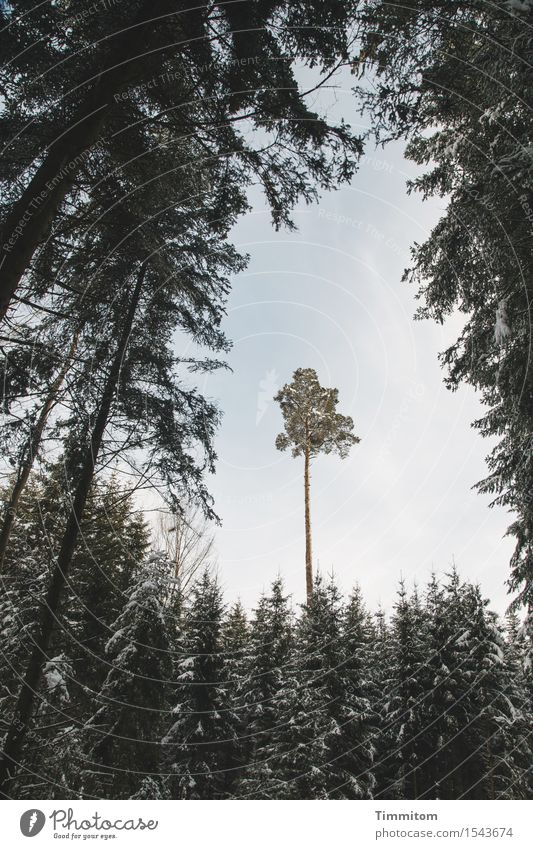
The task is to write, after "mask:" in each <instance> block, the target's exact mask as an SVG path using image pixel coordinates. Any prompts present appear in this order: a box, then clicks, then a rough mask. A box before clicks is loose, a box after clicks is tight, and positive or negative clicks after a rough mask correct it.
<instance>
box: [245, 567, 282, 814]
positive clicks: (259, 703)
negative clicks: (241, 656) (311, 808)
mask: <svg viewBox="0 0 533 849" xmlns="http://www.w3.org/2000/svg"><path fill="white" fill-rule="evenodd" d="M293 651H294V622H293V612H292V609H291V607H290V603H289V596H286V595H285V593H284V587H283V581H282V579H281V578H277V579H276V580H275V581H274V583H273V584H272V587H271V590H270V593H269V594H268V595H262V596H261V598H260V599H259V602H258V605H257V607H256V609H255V611H254V615H253V618H252V622H251V627H250V645H249V653H248V664H247V669H246V672H245V680H244V685H243V688H242V710H243V714H244V717H245V721H246V734H247V736H246V740H245V742H246V766H245V770H244V773H243V776H242V778H241V780H240V782H239V787H238V796H240V797H244V798H252V799H260V798H269V789H272V787H273V785H274V782H275V779H276V775H275V773H274V769H273V767H274V768H275V752H276V743H277V735H278V733H279V730H280V728H279V726H280V724H281V723H282V722H283V717H284V711H285V709H286V699H287V685H288V682H289V680H290V678H289V669H291V670H292V653H293ZM271 762H272V764H273V765H271Z"/></svg>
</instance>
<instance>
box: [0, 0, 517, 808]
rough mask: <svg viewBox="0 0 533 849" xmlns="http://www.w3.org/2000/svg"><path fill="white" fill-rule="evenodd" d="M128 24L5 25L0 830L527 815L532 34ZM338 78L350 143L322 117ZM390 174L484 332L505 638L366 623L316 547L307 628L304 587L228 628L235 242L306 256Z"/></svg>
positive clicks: (468, 630) (461, 309)
mask: <svg viewBox="0 0 533 849" xmlns="http://www.w3.org/2000/svg"><path fill="white" fill-rule="evenodd" d="M125 9H126V6H125V4H123V3H121V2H118V0H117V2H115V3H111V2H108V0H102V4H101V8H100V7H99V6H98V4H94V5H92V6H90V7H89V6H87V4H86V3H85V2H80V0H57V2H53V3H52V2H45V3H41V4H39V5H36V6H34V4H33V3H30V2H26V0H9V2H6V0H2V1H1V2H0V18H1V20H0V24H1V29H2V41H3V48H4V50H3V53H4V55H5V62H4V64H3V65H2V69H1V71H0V96H1V106H2V118H1V123H0V143H1V144H2V148H3V155H2V169H1V172H0V179H1V182H2V201H1V209H0V212H1V238H0V254H1V256H0V271H1V276H0V317H1V318H2V328H1V331H0V344H1V346H2V351H3V355H4V360H3V372H2V377H3V384H2V387H3V414H4V423H3V427H2V435H1V438H2V447H3V456H4V463H3V468H2V471H3V472H4V484H3V488H2V493H1V494H2V507H3V510H2V524H1V529H0V566H1V577H2V594H1V597H0V608H1V615H2V620H1V635H0V638H1V644H0V648H1V656H0V671H1V691H0V697H1V699H2V711H1V722H2V729H1V730H2V733H3V735H4V736H3V743H2V755H1V758H0V796H1V797H7V798H10V797H14V798H49V797H55V798H77V797H89V798H90V797H105V798H131V797H134V798H213V799H214V798H300V799H301V798H304V799H305V798H313V799H314V798H321V799H326V798H350V799H353V798H372V797H373V798H491V799H492V798H494V799H497V798H530V797H531V792H532V775H531V769H532V767H531V764H532V758H531V736H530V735H531V713H532V702H531V695H532V693H531V662H530V658H531V639H532V638H533V625H532V611H533V589H532V588H533V582H532V577H533V557H532V554H533V552H532V538H533V509H532V493H533V461H532V455H531V434H532V426H531V425H532V419H533V370H532V368H531V303H532V280H533V259H532V256H533V255H532V252H531V237H532V235H533V193H532V191H531V186H532V176H533V157H532V153H531V152H532V150H533V126H532V120H531V108H532V106H533V103H532V97H531V95H532V77H531V72H530V71H531V64H532V61H533V39H532V24H533V7H532V4H531V2H530V0H512V2H496V3H493V4H490V5H489V4H487V3H485V2H481V0H467V1H466V2H453V3H452V2H448V0H442V2H441V3H438V4H435V3H430V2H426V0H412V2H411V0H410V1H409V2H407V3H402V4H401V6H398V7H396V6H394V5H392V4H389V3H382V2H381V1H380V0H372V2H363V3H358V2H352V0H305V2H301V3H300V2H286V0H247V2H244V0H243V2H240V0H238V2H231V3H225V2H222V3H218V2H214V3H206V4H205V5H203V6H198V7H195V8H190V6H189V4H186V3H182V2H179V0H159V2H158V4H157V9H156V10H154V4H153V3H148V2H147V1H146V0H130V2H129V3H128V4H127V10H126V11H125ZM339 72H343V73H350V75H351V79H352V84H353V103H354V109H355V110H357V113H358V115H359V116H360V119H361V120H360V121H359V122H357V128H356V129H354V128H353V126H352V125H351V124H349V123H348V121H347V120H340V121H333V120H331V118H330V115H329V112H328V110H327V109H322V107H321V100H320V94H321V92H324V91H326V90H327V89H328V87H329V86H330V84H331V83H332V81H333V80H334V79H335V75H336V74H337V73H339ZM397 140H401V141H402V142H403V143H404V144H405V145H406V149H405V150H406V154H405V155H406V157H407V158H408V159H409V160H411V161H413V162H414V163H416V164H417V165H418V166H420V169H421V171H420V176H419V177H418V178H416V179H414V180H413V181H411V182H410V184H409V185H408V190H409V191H410V192H418V193H420V195H421V196H422V197H423V198H424V199H429V198H440V199H442V201H443V206H444V211H443V212H442V214H441V216H440V218H439V221H438V223H437V225H436V227H435V228H434V229H433V231H432V232H431V233H430V234H429V236H428V237H427V239H426V240H425V241H424V242H423V243H421V244H415V245H414V246H413V247H412V260H411V264H410V267H409V268H408V269H407V270H406V272H405V279H406V280H408V281H411V282H412V283H414V285H415V286H416V289H417V292H418V298H419V300H420V309H419V313H418V316H417V317H419V318H427V319H431V320H434V321H436V322H437V323H442V322H444V321H445V320H446V319H447V318H449V317H451V316H452V315H454V314H456V313H459V314H460V315H461V316H462V318H463V319H464V321H463V322H462V325H461V330H460V334H459V336H458V338H457V339H456V341H455V342H454V343H453V344H452V345H451V346H449V347H448V348H447V349H446V350H445V351H443V353H442V355H441V360H442V365H443V368H444V374H445V381H446V383H447V385H448V386H449V388H451V389H452V390H453V389H457V388H458V387H459V386H460V385H461V384H467V385H469V386H471V387H474V388H475V389H476V390H477V391H478V393H479V396H480V398H481V400H482V402H483V404H484V408H485V412H484V414H483V416H482V417H481V418H480V419H479V420H478V421H476V422H474V425H475V427H476V428H477V429H478V430H479V432H480V435H481V436H484V437H489V439H490V442H491V446H492V449H491V453H490V455H489V457H488V459H487V465H488V471H487V476H486V477H485V479H484V480H483V481H481V482H480V483H479V484H478V488H479V489H480V490H481V492H482V493H485V494H487V493H488V494H489V495H491V497H492V498H493V503H494V504H496V505H498V506H503V507H505V508H506V509H508V510H509V512H510V514H511V517H512V518H511V524H510V526H509V531H508V532H509V535H511V536H512V537H513V539H514V540H515V550H514V554H513V557H512V560H511V564H510V577H509V580H508V589H509V591H510V598H509V601H510V604H511V608H510V612H509V614H508V616H507V619H506V621H505V623H502V622H501V621H500V619H499V618H498V617H497V616H496V614H495V613H493V612H491V610H490V608H489V606H488V603H487V602H486V601H485V599H484V598H483V595H482V592H481V590H480V589H479V588H478V587H477V586H476V585H474V584H473V583H470V582H469V581H464V580H463V579H461V578H460V577H459V575H458V574H457V573H456V572H455V570H452V571H451V573H450V574H449V575H447V576H446V577H445V578H444V579H443V580H442V581H439V580H437V578H433V579H432V580H431V582H430V583H429V585H428V586H426V587H423V588H422V587H421V588H419V589H418V590H411V589H410V588H409V589H408V588H407V587H406V586H405V585H404V584H403V583H402V584H400V587H399V590H398V596H397V600H396V603H395V605H394V610H393V612H392V615H391V616H390V617H388V616H386V615H385V613H384V612H382V611H381V612H377V613H374V614H371V613H369V612H368V611H367V610H366V608H365V605H364V603H363V596H362V595H361V593H360V591H359V589H357V588H356V589H355V590H354V591H353V593H352V594H351V595H350V596H349V598H348V599H343V598H342V596H341V593H340V591H339V590H338V588H337V587H336V584H335V580H334V578H326V577H324V576H320V575H316V576H315V578H314V582H313V581H311V566H312V563H311V548H310V545H309V546H308V558H307V559H308V563H307V566H308V569H307V574H308V587H307V589H308V598H307V603H306V605H304V606H303V607H302V608H301V610H298V611H294V610H293V609H292V608H291V604H290V599H289V598H288V594H287V593H286V591H285V590H284V587H283V582H282V580H281V578H280V579H279V580H277V581H276V582H275V583H274V585H273V586H272V588H271V591H270V592H268V593H267V594H266V595H264V596H263V597H262V598H260V599H259V600H258V601H257V603H256V605H255V608H254V610H253V611H252V612H251V613H248V614H246V613H245V611H244V610H243V608H242V607H241V606H240V605H239V604H237V605H233V606H230V607H229V608H228V607H227V606H226V605H225V603H224V598H223V594H222V590H221V586H220V584H219V583H218V581H217V577H216V570H215V569H214V568H213V563H212V541H211V536H210V531H209V529H208V527H207V525H206V524H205V523H206V522H213V521H215V522H216V521H217V519H218V517H217V513H216V509H217V505H215V504H214V503H213V500H212V498H211V495H210V492H209V489H208V485H207V482H206V479H207V477H208V475H209V474H211V473H214V472H215V470H216V459H217V454H216V435H217V428H218V426H219V423H220V418H221V411H220V410H219V408H218V406H217V404H216V402H215V401H214V400H212V399H211V398H209V397H208V396H207V394H206V393H204V392H203V391H201V389H200V386H201V381H202V380H204V378H205V377H206V376H207V375H210V374H212V373H215V372H216V371H217V370H218V369H223V368H225V367H226V365H227V355H228V352H229V350H230V340H228V339H227V338H226V335H225V332H224V321H225V316H226V309H227V300H228V295H229V292H230V289H231V283H232V280H233V278H234V277H235V276H236V275H238V274H240V273H242V272H243V271H244V269H245V268H246V265H247V262H248V257H247V256H246V255H245V254H244V253H241V252H240V251H238V250H237V249H236V248H235V246H234V244H233V243H232V230H233V228H234V226H235V224H236V222H237V221H238V220H239V219H240V218H241V216H244V215H246V214H247V213H250V212H251V211H252V202H251V197H252V195H253V193H254V192H255V191H257V190H260V191H261V192H262V194H263V196H264V199H265V202H266V204H267V206H268V209H269V211H270V214H271V218H272V223H273V226H274V227H275V228H276V229H278V228H287V229H288V230H290V229H292V228H293V227H294V220H293V218H294V212H295V210H297V209H298V208H299V207H300V208H301V207H302V206H305V205H309V204H312V203H314V202H315V201H317V200H318V198H319V197H320V194H321V192H324V191H330V190H333V189H335V188H337V187H340V186H342V185H348V184H350V183H351V182H352V181H354V182H355V181H356V180H357V170H358V166H359V163H360V159H361V157H362V156H363V154H364V151H365V149H367V148H368V147H369V146H371V145H373V144H375V143H376V142H377V143H378V144H382V145H385V146H386V145H387V143H389V142H391V141H397ZM365 146H366V147H365ZM179 340H187V342H188V343H190V344H188V345H187V346H186V348H184V349H183V350H186V351H187V353H185V354H180V353H178V351H180V350H182V349H181V348H180V347H179V346H178V345H177V341H179ZM298 365H299V364H298ZM289 435H290V434H289ZM112 471H113V474H112ZM151 497H153V498H157V499H159V500H160V502H161V503H164V504H165V510H166V513H165V515H166V517H167V518H166V519H165V520H164V523H163V526H162V528H161V534H160V536H161V538H160V539H159V540H157V539H153V528H151V527H150V526H149V525H148V521H147V518H148V513H146V515H143V510H142V504H147V503H148V500H149V499H150V498H151ZM143 499H145V500H144V501H143ZM139 505H141V507H140V506H139ZM191 516H192V517H194V519H193V520H191ZM191 529H192V530H191ZM191 534H192V535H191ZM302 571H303V570H302ZM363 594H364V588H363Z"/></svg>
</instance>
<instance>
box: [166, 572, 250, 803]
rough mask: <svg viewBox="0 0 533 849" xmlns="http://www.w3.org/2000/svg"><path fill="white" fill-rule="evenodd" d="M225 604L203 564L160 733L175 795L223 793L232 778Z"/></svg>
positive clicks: (234, 723) (233, 718)
mask: <svg viewBox="0 0 533 849" xmlns="http://www.w3.org/2000/svg"><path fill="white" fill-rule="evenodd" d="M223 615H224V604H223V600H222V593H221V590H220V587H219V585H218V583H217V580H216V578H214V577H212V576H210V575H209V573H208V571H207V570H206V571H205V572H204V574H203V575H202V577H201V578H200V579H199V580H198V581H197V583H196V584H195V586H194V588H193V591H192V599H191V602H190V607H189V609H188V611H187V616H186V619H185V628H184V637H183V654H182V658H181V661H180V662H179V664H178V670H177V681H178V684H177V691H176V694H175V699H176V700H177V703H176V704H175V706H174V709H173V716H174V722H173V724H172V726H171V727H170V729H169V731H168V732H167V734H166V735H165V737H164V739H163V747H164V749H165V765H166V768H165V772H169V773H170V774H171V777H170V779H169V786H170V792H171V796H172V798H174V799H225V798H228V796H229V794H230V792H231V787H232V784H233V780H234V777H235V775H234V753H235V747H236V746H237V745H238V727H239V719H238V715H237V714H236V713H235V711H234V709H233V705H232V701H231V696H230V688H229V685H228V672H227V667H226V660H225V654H224V643H223Z"/></svg>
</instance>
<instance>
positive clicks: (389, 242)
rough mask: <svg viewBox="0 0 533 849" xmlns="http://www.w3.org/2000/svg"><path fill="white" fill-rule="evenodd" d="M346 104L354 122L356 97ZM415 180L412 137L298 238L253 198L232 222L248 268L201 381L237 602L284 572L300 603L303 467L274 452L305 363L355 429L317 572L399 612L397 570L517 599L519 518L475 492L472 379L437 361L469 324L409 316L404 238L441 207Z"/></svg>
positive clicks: (480, 445)
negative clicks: (286, 401) (509, 584)
mask: <svg viewBox="0 0 533 849" xmlns="http://www.w3.org/2000/svg"><path fill="white" fill-rule="evenodd" d="M334 100H335V107H334V108H335V111H336V112H338V114H341V113H342V114H343V115H344V117H345V118H346V120H348V121H351V122H352V123H353V124H357V122H358V118H357V116H356V113H355V109H354V105H353V103H354V102H353V97H352V95H351V94H350V92H349V90H348V89H345V90H344V91H342V90H339V91H336V92H335V95H334ZM414 173H415V168H414V166H413V164H412V163H409V162H407V161H406V160H405V159H404V158H403V153H402V146H401V145H394V146H389V147H388V148H386V149H385V151H383V150H381V149H379V150H374V149H373V148H370V147H369V148H368V149H367V155H366V157H365V158H364V160H363V161H362V163H361V168H360V171H359V173H358V174H357V175H356V177H355V179H354V180H353V183H352V185H350V186H348V187H345V188H343V189H342V190H340V191H338V192H335V193H329V194H325V195H324V196H323V198H322V200H321V202H320V204H319V205H317V206H306V207H302V208H300V209H298V210H297V211H296V213H295V216H294V217H295V222H296V224H297V225H298V232H297V233H287V232H282V233H278V234H276V233H275V232H274V231H273V229H272V227H271V224H270V219H269V214H268V211H267V210H266V208H265V205H264V202H263V201H262V199H261V197H259V196H258V197H257V198H256V197H254V211H253V212H252V213H251V214H249V215H248V216H246V217H245V218H244V219H243V220H242V221H241V222H240V223H239V225H238V227H237V228H236V229H235V232H234V240H235V243H236V245H237V247H238V248H239V249H241V250H242V251H245V252H248V253H249V254H250V255H251V262H250V265H249V267H248V269H247V271H245V272H244V273H243V274H241V275H240V276H239V277H238V278H237V279H236V280H235V281H234V286H233V292H232V295H231V298H230V302H229V311H228V317H227V321H226V325H225V329H226V331H227V334H228V336H229V337H230V338H231V339H232V340H233V342H234V347H233V351H232V354H231V355H230V358H229V362H230V365H231V367H232V369H233V371H232V372H227V373H220V374H217V375H215V376H210V377H209V378H208V379H206V381H205V383H204V385H203V389H204V391H205V392H206V394H207V395H208V396H210V397H212V398H216V399H217V400H218V401H219V402H220V405H221V408H222V409H223V411H224V420H223V424H222V428H221V430H220V432H219V436H218V443H217V449H218V455H219V462H218V468H217V474H216V476H214V477H213V478H212V479H211V481H210V487H211V491H212V492H213V494H214V496H215V499H216V507H217V510H218V513H219V515H220V516H221V518H222V520H223V526H222V528H221V529H219V530H218V531H217V547H218V555H219V565H220V574H221V578H222V581H223V584H224V586H225V588H226V590H227V592H228V596H229V598H235V597H237V596H240V597H241V599H242V601H243V603H245V604H246V605H247V606H252V605H253V604H254V602H255V601H256V599H257V596H258V594H259V593H260V591H261V590H263V589H264V588H268V585H269V583H270V582H271V581H272V580H273V579H274V578H275V576H276V575H277V574H278V573H281V574H282V575H283V576H284V578H285V580H286V584H287V588H288V590H289V591H291V592H293V593H294V599H295V601H296V602H300V601H302V600H303V596H304V533H303V531H304V527H303V461H302V460H301V459H296V460H295V459H292V457H291V456H290V454H287V453H280V452H278V451H276V449H275V447H274V440H275V437H276V434H277V433H278V432H279V431H280V430H281V429H282V420H281V414H280V411H279V408H278V406H277V404H275V403H274V402H273V401H272V396H273V395H274V394H275V393H276V391H277V389H278V388H280V386H282V385H283V384H284V383H285V382H287V381H289V380H290V378H291V375H292V372H293V371H294V370H295V369H296V368H298V367H312V368H314V369H316V371H317V373H318V376H319V379H320V381H321V383H322V384H323V385H325V386H336V387H338V389H339V394H340V404H339V410H340V412H342V413H345V414H349V415H351V416H352V417H353V419H354V421H355V424H356V433H357V434H358V435H359V436H360V437H361V443H360V445H358V446H355V447H354V448H353V450H352V452H351V456H350V457H349V458H348V459H347V460H344V461H341V460H339V459H337V458H335V457H332V456H329V457H321V458H318V459H317V460H316V461H315V463H314V466H313V471H312V520H313V543H314V561H315V565H319V567H320V569H321V571H323V572H324V573H327V572H330V571H331V570H333V571H334V573H335V574H336V576H337V579H338V581H339V583H340V585H341V586H342V587H343V589H345V590H349V588H350V586H351V585H352V584H353V583H354V582H356V581H357V582H359V583H360V584H361V587H362V589H363V592H364V595H365V597H366V599H367V601H368V602H369V604H370V605H372V606H375V605H377V604H378V602H381V603H383V604H384V605H385V607H387V608H390V605H391V603H392V601H393V598H394V592H395V588H396V586H397V582H398V580H399V578H400V577H401V576H402V575H403V576H404V578H405V579H406V580H408V581H409V582H410V581H412V580H413V579H416V580H417V581H418V582H419V583H420V584H423V583H425V581H426V580H427V578H428V576H429V574H430V572H431V570H432V569H434V570H435V571H436V572H438V573H443V572H445V571H446V570H448V569H449V567H450V564H451V563H452V562H453V561H455V563H456V565H457V567H458V568H459V571H460V572H461V573H462V574H463V575H464V576H465V577H469V578H470V579H472V580H475V581H479V582H480V583H481V585H482V588H483V590H484V592H485V593H486V595H487V596H489V597H490V599H491V601H492V603H493V604H494V605H495V607H496V608H497V609H499V610H500V611H503V609H504V608H505V605H506V589H505V585H504V582H505V580H506V577H507V574H508V562H509V557H510V553H511V550H512V541H511V540H510V539H503V535H504V532H505V529H506V527H507V525H508V524H509V516H508V515H507V514H506V513H505V511H504V510H502V509H493V510H489V509H488V498H484V497H482V496H480V495H478V494H477V493H475V492H473V491H472V489H471V487H472V485H473V484H474V483H475V482H476V481H477V480H479V479H480V478H481V477H483V476H484V474H485V465H484V457H485V455H486V454H487V453H488V452H489V449H490V444H489V443H488V442H487V440H483V439H482V438H481V437H480V435H479V434H478V433H477V432H476V431H475V430H474V429H472V427H471V422H472V421H473V420H474V419H475V418H477V417H479V415H480V414H481V412H482V409H481V406H480V404H479V402H478V399H477V398H476V395H475V393H474V392H473V391H472V390H471V389H469V388H463V389H461V390H460V391H459V392H457V393H451V392H450V391H448V390H447V389H446V388H445V387H444V385H443V381H442V376H443V373H442V371H441V369H440V366H439V363H438V359H437V355H438V352H439V351H441V350H443V349H444V348H445V347H446V346H447V345H448V344H449V343H450V342H451V341H453V340H454V339H455V338H456V335H457V331H458V329H459V328H460V317H454V318H452V319H451V320H450V321H449V322H448V323H447V325H445V326H444V327H440V326H437V325H435V324H433V323H430V322H427V321H426V322H420V321H417V322H415V321H413V314H414V312H415V309H416V300H415V291H413V289H412V288H411V287H410V286H409V285H408V284H406V283H402V282H401V275H402V271H403V269H404V268H405V266H406V265H407V264H408V261H409V246H410V245H411V244H412V243H413V242H415V241H423V240H424V239H425V238H426V236H427V234H428V233H429V231H430V229H431V227H432V225H433V224H434V223H435V222H436V220H437V218H438V216H439V214H440V212H441V211H442V208H443V202H442V201H439V202H437V201H432V202H429V203H423V202H422V200H421V199H420V198H419V197H413V196H411V197H408V196H407V194H406V189H405V184H406V180H407V179H408V177H410V176H412V175H413V174H414Z"/></svg>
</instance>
